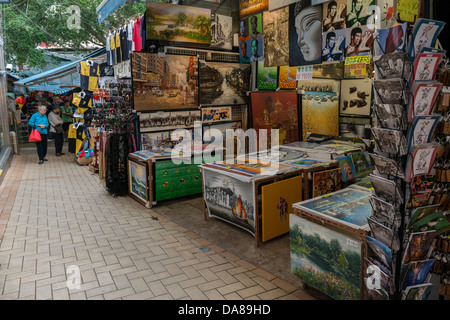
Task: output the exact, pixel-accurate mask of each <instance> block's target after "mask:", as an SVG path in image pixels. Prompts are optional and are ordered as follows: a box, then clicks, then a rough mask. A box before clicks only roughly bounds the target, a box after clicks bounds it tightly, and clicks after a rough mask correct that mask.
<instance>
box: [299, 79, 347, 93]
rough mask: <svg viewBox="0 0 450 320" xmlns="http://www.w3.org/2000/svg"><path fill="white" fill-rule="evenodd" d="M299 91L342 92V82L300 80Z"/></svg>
mask: <svg viewBox="0 0 450 320" xmlns="http://www.w3.org/2000/svg"><path fill="white" fill-rule="evenodd" d="M297 89H298V90H300V91H318V92H336V93H340V92H341V82H340V81H339V80H333V79H312V80H298V81H297Z"/></svg>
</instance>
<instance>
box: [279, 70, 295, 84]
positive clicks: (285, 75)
mask: <svg viewBox="0 0 450 320" xmlns="http://www.w3.org/2000/svg"><path fill="white" fill-rule="evenodd" d="M296 77H297V67H288V66H281V67H280V70H279V73H278V87H279V88H280V89H297V80H296Z"/></svg>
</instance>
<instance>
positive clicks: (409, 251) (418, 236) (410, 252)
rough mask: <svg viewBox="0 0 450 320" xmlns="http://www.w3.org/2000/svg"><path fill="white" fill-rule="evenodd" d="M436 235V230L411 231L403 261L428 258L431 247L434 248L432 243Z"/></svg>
mask: <svg viewBox="0 0 450 320" xmlns="http://www.w3.org/2000/svg"><path fill="white" fill-rule="evenodd" d="M435 236H436V230H430V231H424V232H414V233H411V234H410V235H409V240H408V245H407V247H406V250H405V252H404V255H403V261H402V263H403V264H405V263H408V262H411V261H419V260H426V259H427V258H428V257H429V255H430V249H432V247H431V244H432V243H433V241H434V237H435Z"/></svg>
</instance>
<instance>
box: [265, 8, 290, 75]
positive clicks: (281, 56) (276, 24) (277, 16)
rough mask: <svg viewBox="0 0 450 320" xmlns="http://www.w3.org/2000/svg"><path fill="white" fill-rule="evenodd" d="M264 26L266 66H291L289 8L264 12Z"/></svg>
mask: <svg viewBox="0 0 450 320" xmlns="http://www.w3.org/2000/svg"><path fill="white" fill-rule="evenodd" d="M269 3H270V2H269ZM263 26H264V28H263V29H264V37H263V38H264V66H265V67H277V66H287V65H289V7H285V8H282V9H280V10H277V11H273V12H269V11H265V12H263Z"/></svg>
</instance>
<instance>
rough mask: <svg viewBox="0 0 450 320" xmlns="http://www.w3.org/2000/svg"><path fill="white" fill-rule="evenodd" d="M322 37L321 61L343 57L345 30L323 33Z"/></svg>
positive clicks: (338, 59) (341, 58)
mask: <svg viewBox="0 0 450 320" xmlns="http://www.w3.org/2000/svg"><path fill="white" fill-rule="evenodd" d="M322 37H323V39H322V61H323V62H329V61H340V60H344V57H345V37H346V31H345V29H343V30H335V31H328V32H324V33H323V36H322Z"/></svg>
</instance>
